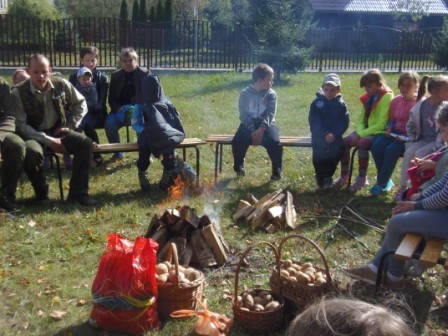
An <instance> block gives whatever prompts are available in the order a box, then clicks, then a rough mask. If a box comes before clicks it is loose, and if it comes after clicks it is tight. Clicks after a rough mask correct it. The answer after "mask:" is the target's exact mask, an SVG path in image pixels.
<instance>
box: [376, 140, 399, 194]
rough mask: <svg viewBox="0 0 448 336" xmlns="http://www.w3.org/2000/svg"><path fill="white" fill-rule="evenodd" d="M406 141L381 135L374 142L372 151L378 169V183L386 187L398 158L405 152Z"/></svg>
mask: <svg viewBox="0 0 448 336" xmlns="http://www.w3.org/2000/svg"><path fill="white" fill-rule="evenodd" d="M404 149H405V147H404V142H401V141H397V140H396V139H395V138H393V137H386V136H385V135H384V134H382V135H379V136H378V137H377V138H376V139H375V141H374V142H373V144H372V147H371V148H370V151H371V152H372V156H373V160H374V161H375V166H376V169H377V171H378V175H377V183H378V184H379V185H380V186H381V187H382V188H385V187H386V184H387V182H388V181H389V179H390V177H391V176H392V173H393V172H394V169H395V166H396V164H397V161H398V159H399V158H400V156H401V155H403V153H404Z"/></svg>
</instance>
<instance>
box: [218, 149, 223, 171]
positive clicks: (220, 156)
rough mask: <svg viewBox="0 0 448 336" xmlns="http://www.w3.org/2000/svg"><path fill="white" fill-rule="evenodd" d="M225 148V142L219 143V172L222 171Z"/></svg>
mask: <svg viewBox="0 0 448 336" xmlns="http://www.w3.org/2000/svg"><path fill="white" fill-rule="evenodd" d="M223 149H224V145H223V144H219V172H220V173H222V152H223Z"/></svg>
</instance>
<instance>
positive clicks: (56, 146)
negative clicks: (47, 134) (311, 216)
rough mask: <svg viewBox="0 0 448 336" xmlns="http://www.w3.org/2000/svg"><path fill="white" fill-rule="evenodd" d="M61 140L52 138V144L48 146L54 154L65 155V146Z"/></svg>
mask: <svg viewBox="0 0 448 336" xmlns="http://www.w3.org/2000/svg"><path fill="white" fill-rule="evenodd" d="M61 140H62V138H54V139H53V142H52V143H51V145H50V148H51V150H52V151H53V152H55V153H61V154H66V153H67V150H66V149H65V146H64V145H63V144H62V141H61Z"/></svg>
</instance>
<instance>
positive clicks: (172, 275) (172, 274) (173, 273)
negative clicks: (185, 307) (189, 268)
mask: <svg viewBox="0 0 448 336" xmlns="http://www.w3.org/2000/svg"><path fill="white" fill-rule="evenodd" d="M176 279H177V280H178V281H179V282H180V281H181V280H183V279H185V275H184V274H183V273H179V275H178V276H177V275H176V271H175V270H171V271H170V272H169V275H168V281H169V282H171V283H176Z"/></svg>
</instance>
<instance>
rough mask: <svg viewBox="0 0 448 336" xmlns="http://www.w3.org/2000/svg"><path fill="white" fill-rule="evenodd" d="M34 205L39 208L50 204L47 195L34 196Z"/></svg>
mask: <svg viewBox="0 0 448 336" xmlns="http://www.w3.org/2000/svg"><path fill="white" fill-rule="evenodd" d="M34 204H35V205H39V206H45V205H49V204H50V198H49V197H48V195H45V196H36V198H35V199H34Z"/></svg>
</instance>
